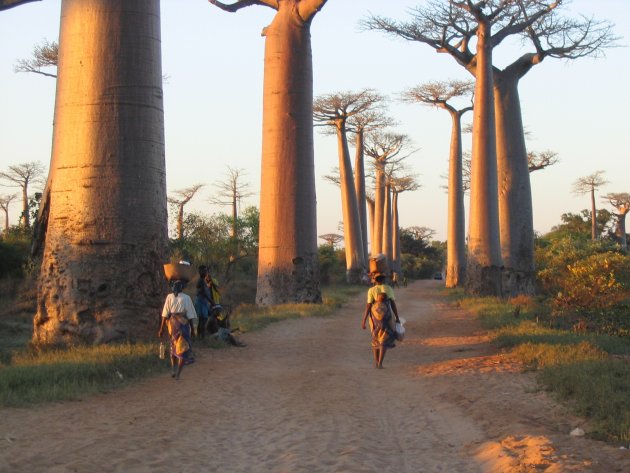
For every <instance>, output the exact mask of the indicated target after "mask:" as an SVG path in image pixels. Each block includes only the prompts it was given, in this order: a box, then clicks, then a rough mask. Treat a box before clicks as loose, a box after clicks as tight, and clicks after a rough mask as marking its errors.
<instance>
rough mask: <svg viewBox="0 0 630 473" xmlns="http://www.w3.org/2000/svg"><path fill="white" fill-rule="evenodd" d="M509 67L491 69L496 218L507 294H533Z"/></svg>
mask: <svg viewBox="0 0 630 473" xmlns="http://www.w3.org/2000/svg"><path fill="white" fill-rule="evenodd" d="M519 78H520V75H519V74H517V73H516V72H514V71H512V70H511V69H505V70H503V71H501V72H499V71H497V70H496V69H495V72H494V101H495V102H494V103H495V115H496V128H497V173H498V182H499V222H500V225H499V227H500V231H501V236H500V240H501V256H502V258H503V265H504V271H503V276H502V277H503V281H502V291H503V294H504V295H506V296H515V295H517V294H529V295H531V294H534V292H535V284H534V283H535V277H536V274H535V263H534V250H535V248H534V212H533V207H532V190H531V184H530V176H529V161H528V155H527V148H526V145H525V135H524V132H523V122H522V114H521V105H520V98H519V93H518V82H519Z"/></svg>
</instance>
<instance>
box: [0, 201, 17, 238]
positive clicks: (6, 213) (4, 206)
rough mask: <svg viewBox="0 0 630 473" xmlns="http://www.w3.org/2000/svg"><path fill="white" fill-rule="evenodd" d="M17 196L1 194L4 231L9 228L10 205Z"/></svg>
mask: <svg viewBox="0 0 630 473" xmlns="http://www.w3.org/2000/svg"><path fill="white" fill-rule="evenodd" d="M16 197H17V195H16V194H10V195H0V209H2V211H3V212H4V231H5V233H6V231H7V230H8V229H9V206H10V205H11V202H13V200H14V199H15V198H16Z"/></svg>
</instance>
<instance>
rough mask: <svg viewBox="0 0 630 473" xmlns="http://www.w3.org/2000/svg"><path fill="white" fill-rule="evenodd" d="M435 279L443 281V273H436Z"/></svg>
mask: <svg viewBox="0 0 630 473" xmlns="http://www.w3.org/2000/svg"><path fill="white" fill-rule="evenodd" d="M433 279H442V273H435V274H434V275H433Z"/></svg>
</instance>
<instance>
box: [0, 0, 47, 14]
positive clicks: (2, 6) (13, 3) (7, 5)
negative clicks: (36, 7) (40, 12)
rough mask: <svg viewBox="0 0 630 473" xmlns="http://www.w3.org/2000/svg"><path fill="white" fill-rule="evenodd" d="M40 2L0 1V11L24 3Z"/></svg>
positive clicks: (30, 0)
mask: <svg viewBox="0 0 630 473" xmlns="http://www.w3.org/2000/svg"><path fill="white" fill-rule="evenodd" d="M39 1H41V0H0V11H2V10H8V9H9V8H14V7H18V6H20V5H24V4H25V3H31V2H39Z"/></svg>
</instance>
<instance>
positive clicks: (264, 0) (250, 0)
mask: <svg viewBox="0 0 630 473" xmlns="http://www.w3.org/2000/svg"><path fill="white" fill-rule="evenodd" d="M208 1H209V2H210V3H211V4H212V5H214V6H215V7H219V8H220V9H221V10H224V11H227V12H230V13H234V12H236V11H238V10H240V9H241V8H246V7H251V6H252V5H261V6H267V7H271V8H274V9H276V10H277V9H278V2H277V0H239V1H238V2H236V3H232V4H227V3H223V2H220V1H219V0H208Z"/></svg>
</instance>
